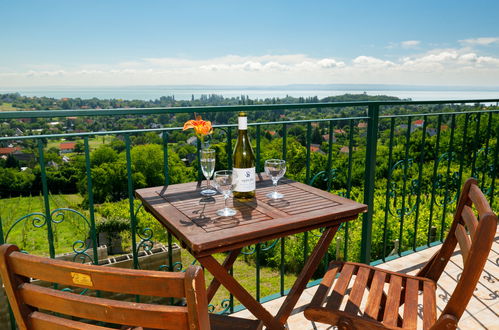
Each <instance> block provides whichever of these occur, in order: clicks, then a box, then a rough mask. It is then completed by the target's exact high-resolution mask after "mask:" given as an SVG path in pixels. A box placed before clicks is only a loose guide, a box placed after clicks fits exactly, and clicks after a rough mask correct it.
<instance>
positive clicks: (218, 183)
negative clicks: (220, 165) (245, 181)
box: [213, 170, 236, 217]
mask: <svg viewBox="0 0 499 330" xmlns="http://www.w3.org/2000/svg"><path fill="white" fill-rule="evenodd" d="M213 181H214V184H215V187H216V188H217V190H218V191H219V192H220V193H221V194H222V195H223V196H224V200H225V208H223V209H221V210H218V211H217V215H219V216H222V217H231V216H233V215H235V214H236V210H234V209H231V208H229V207H228V206H227V200H228V199H229V196H230V194H231V192H232V188H233V186H234V182H235V175H234V174H233V172H232V171H231V170H222V171H216V172H215V176H214V177H213Z"/></svg>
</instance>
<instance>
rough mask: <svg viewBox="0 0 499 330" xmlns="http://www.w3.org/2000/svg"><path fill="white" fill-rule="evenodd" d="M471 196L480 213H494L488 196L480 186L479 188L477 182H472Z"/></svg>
mask: <svg viewBox="0 0 499 330" xmlns="http://www.w3.org/2000/svg"><path fill="white" fill-rule="evenodd" d="M468 194H469V198H470V200H471V201H472V202H473V204H474V205H475V207H476V208H477V209H478V213H479V214H484V213H488V212H490V213H492V209H491V208H490V205H489V203H488V202H487V198H485V196H484V195H483V193H482V191H481V190H480V188H478V185H477V184H472V185H471V187H470V191H469V193H468Z"/></svg>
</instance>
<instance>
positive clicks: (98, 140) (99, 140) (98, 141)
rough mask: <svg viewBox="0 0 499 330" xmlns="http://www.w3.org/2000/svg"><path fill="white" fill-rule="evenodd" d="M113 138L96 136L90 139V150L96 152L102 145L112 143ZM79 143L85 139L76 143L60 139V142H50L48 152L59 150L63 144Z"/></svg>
mask: <svg viewBox="0 0 499 330" xmlns="http://www.w3.org/2000/svg"><path fill="white" fill-rule="evenodd" d="M111 138H112V137H111V136H95V137H91V138H89V139H88V145H89V147H90V150H95V149H97V148H98V147H100V146H101V145H103V144H107V143H109V142H110V141H111ZM78 141H82V142H83V139H77V140H75V141H65V140H63V139H60V140H49V141H48V143H47V148H46V149H47V150H48V149H50V148H57V149H59V146H60V144H61V143H62V142H78Z"/></svg>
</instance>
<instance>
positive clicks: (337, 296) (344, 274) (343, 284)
mask: <svg viewBox="0 0 499 330" xmlns="http://www.w3.org/2000/svg"><path fill="white" fill-rule="evenodd" d="M354 270H355V267H354V265H351V264H346V265H344V266H343V269H342V270H341V273H340V277H338V279H337V280H336V284H335V286H334V289H333V292H332V293H331V296H329V299H328V301H327V305H326V307H327V308H334V309H337V308H339V307H340V305H341V301H342V300H343V296H344V295H345V292H346V291H347V288H348V284H349V283H350V279H351V278H352V274H353V272H354Z"/></svg>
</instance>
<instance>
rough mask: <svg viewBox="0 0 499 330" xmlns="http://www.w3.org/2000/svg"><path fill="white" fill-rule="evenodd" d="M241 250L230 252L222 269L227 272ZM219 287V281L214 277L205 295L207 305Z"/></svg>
mask: <svg viewBox="0 0 499 330" xmlns="http://www.w3.org/2000/svg"><path fill="white" fill-rule="evenodd" d="M241 250H242V248H239V249H235V250H232V251H230V253H229V255H228V256H227V258H225V260H224V263H223V264H222V266H223V268H225V269H226V270H227V271H228V270H229V269H230V267H232V265H233V264H234V262H235V261H236V259H237V256H238V255H239V253H240V252H241ZM219 287H220V281H219V280H218V279H217V278H216V277H213V280H212V281H211V283H210V286H209V287H208V290H207V292H206V295H207V297H208V304H209V303H210V301H211V300H212V299H213V297H214V296H215V294H216V293H217V291H218V288H219Z"/></svg>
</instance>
